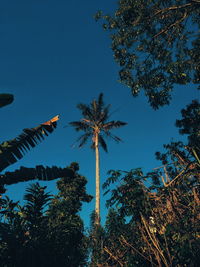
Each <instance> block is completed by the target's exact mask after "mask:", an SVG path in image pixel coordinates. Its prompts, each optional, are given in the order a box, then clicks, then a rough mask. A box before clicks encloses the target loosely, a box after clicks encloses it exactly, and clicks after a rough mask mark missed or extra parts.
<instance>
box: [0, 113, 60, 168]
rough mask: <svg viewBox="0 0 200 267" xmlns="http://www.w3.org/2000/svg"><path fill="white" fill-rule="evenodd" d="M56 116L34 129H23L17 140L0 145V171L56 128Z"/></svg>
mask: <svg viewBox="0 0 200 267" xmlns="http://www.w3.org/2000/svg"><path fill="white" fill-rule="evenodd" d="M58 119H59V117H58V116H56V117H54V118H52V119H51V120H49V121H47V122H45V123H42V124H40V125H39V126H38V127H36V128H30V129H24V130H23V133H22V134H20V135H19V136H18V137H17V138H15V139H13V140H10V141H6V142H3V143H2V144H1V145H0V171H2V170H4V169H5V168H6V167H8V166H9V165H11V164H14V163H15V162H17V161H18V160H19V159H21V158H22V157H23V156H24V154H25V152H26V151H28V150H30V149H31V148H33V147H35V146H36V145H37V144H38V143H39V142H41V141H42V140H43V139H44V138H45V136H48V135H49V133H52V132H53V130H54V128H56V126H57V120H58Z"/></svg>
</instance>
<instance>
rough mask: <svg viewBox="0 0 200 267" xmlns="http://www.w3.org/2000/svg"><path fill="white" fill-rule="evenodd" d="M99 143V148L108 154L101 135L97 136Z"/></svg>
mask: <svg viewBox="0 0 200 267" xmlns="http://www.w3.org/2000/svg"><path fill="white" fill-rule="evenodd" d="M99 143H100V145H101V147H102V148H103V150H105V151H106V152H108V149H107V145H106V142H105V140H104V139H103V137H102V135H99Z"/></svg>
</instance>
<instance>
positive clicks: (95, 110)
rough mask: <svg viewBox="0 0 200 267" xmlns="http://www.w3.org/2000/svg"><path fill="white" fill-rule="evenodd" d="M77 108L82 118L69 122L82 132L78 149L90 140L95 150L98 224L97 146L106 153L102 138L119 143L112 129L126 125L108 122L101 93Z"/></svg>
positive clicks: (97, 216) (98, 180)
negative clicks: (96, 98)
mask: <svg viewBox="0 0 200 267" xmlns="http://www.w3.org/2000/svg"><path fill="white" fill-rule="evenodd" d="M77 107H78V108H79V109H80V110H81V113H82V115H83V118H82V119H81V120H79V121H73V122H70V125H71V126H73V127H74V128H75V129H76V131H83V132H84V134H82V135H81V136H80V137H79V138H78V140H77V141H78V142H79V147H82V146H83V145H84V144H85V143H86V142H87V141H88V139H89V138H92V145H91V147H92V148H93V149H95V156H96V204H95V211H96V224H97V225H99V224H100V171H99V161H100V159H99V145H101V147H102V148H103V149H104V150H105V151H106V152H107V151H108V150H107V145H106V142H105V140H104V137H109V138H112V139H114V140H115V141H116V142H120V141H121V139H120V138H119V137H117V136H115V135H113V134H112V133H111V130H112V129H114V128H119V127H121V126H123V125H126V123H125V122H122V121H108V119H109V117H110V113H109V111H110V105H107V106H105V105H104V102H103V94H102V93H101V94H100V95H99V97H98V100H93V101H92V102H91V103H90V104H89V105H85V104H78V105H77Z"/></svg>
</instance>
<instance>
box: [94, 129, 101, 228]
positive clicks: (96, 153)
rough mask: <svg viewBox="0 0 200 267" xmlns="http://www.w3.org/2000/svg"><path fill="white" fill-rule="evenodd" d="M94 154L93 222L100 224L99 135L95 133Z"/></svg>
mask: <svg viewBox="0 0 200 267" xmlns="http://www.w3.org/2000/svg"><path fill="white" fill-rule="evenodd" d="M95 156H96V204H95V212H96V219H95V223H96V224H97V225H99V224H100V169H99V135H98V133H95Z"/></svg>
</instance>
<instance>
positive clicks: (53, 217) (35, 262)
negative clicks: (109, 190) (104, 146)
mask: <svg viewBox="0 0 200 267" xmlns="http://www.w3.org/2000/svg"><path fill="white" fill-rule="evenodd" d="M70 168H73V169H74V173H75V174H74V176H73V177H63V178H61V179H60V180H59V181H58V182H57V187H58V194H57V195H54V196H53V195H51V194H50V193H46V192H45V189H46V187H42V186H40V185H39V183H36V184H33V185H31V186H30V187H29V188H28V189H27V190H26V194H25V196H24V200H25V204H24V205H23V206H21V205H19V203H14V202H13V201H12V200H10V199H9V198H7V197H5V198H3V199H1V203H0V204H1V211H0V216H1V222H0V262H1V266H4V267H11V266H12V267H15V266H16V267H17V266H30V267H31V266H33V267H35V266H42V267H45V266H52V267H53V266H74V267H76V266H86V259H87V251H86V246H85V244H86V242H85V237H84V227H83V222H82V220H81V218H80V216H79V214H78V212H79V211H80V209H81V207H82V203H83V202H89V201H90V200H91V199H92V197H91V196H90V195H88V194H87V193H86V189H85V186H86V179H85V177H83V176H81V175H79V174H78V173H77V171H78V165H77V164H75V163H74V164H72V165H71V166H70Z"/></svg>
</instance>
